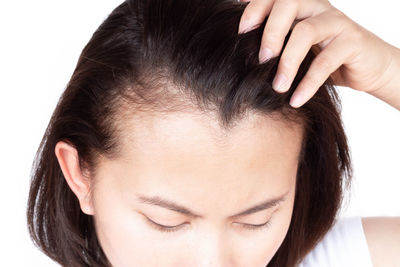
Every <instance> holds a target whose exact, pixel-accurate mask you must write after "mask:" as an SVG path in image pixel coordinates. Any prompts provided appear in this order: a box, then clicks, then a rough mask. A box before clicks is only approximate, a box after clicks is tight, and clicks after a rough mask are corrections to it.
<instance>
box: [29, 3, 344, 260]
mask: <svg viewBox="0 0 400 267" xmlns="http://www.w3.org/2000/svg"><path fill="white" fill-rule="evenodd" d="M246 5H247V3H240V2H237V1H234V0H191V1H187V0H148V1H144V0H127V1H125V2H123V3H122V4H121V5H119V6H118V7H117V8H116V9H114V11H113V12H112V13H111V14H110V15H109V16H108V17H107V19H106V20H104V21H103V23H102V24H101V25H100V26H99V28H98V29H97V30H96V31H95V32H94V34H93V36H92V38H91V39H90V41H89V42H88V43H87V45H86V46H85V47H84V49H83V51H82V53H81V55H80V57H79V59H78V63H77V65H76V67H75V70H74V72H73V74H72V77H71V79H70V81H69V82H68V85H67V88H66V89H65V91H64V92H63V94H62V96H61V97H60V100H59V102H58V104H57V106H56V109H55V110H54V113H53V114H52V117H51V119H50V122H49V124H48V127H47V129H46V131H45V133H44V136H43V139H42V141H41V143H40V145H39V148H38V150H37V153H36V155H35V159H34V162H33V165H32V173H31V185H30V191H29V198H28V207H27V223H28V229H29V233H30V235H31V238H32V240H33V241H34V243H35V244H36V245H37V246H38V247H39V248H40V249H41V250H42V251H43V252H44V253H45V254H46V255H48V256H49V257H50V258H52V259H53V260H55V261H56V262H58V263H60V264H61V265H63V266H110V263H109V261H108V260H107V258H106V256H105V254H104V252H103V250H102V248H101V246H100V244H99V242H98V239H97V236H96V232H95V226H94V221H93V217H92V216H90V215H86V214H85V213H83V212H82V211H81V209H80V205H79V201H78V199H77V198H76V196H75V195H74V193H73V192H72V191H71V189H70V188H69V186H68V184H67V183H66V180H65V178H64V176H63V173H62V171H61V169H60V166H59V164H58V161H57V158H56V156H55V153H54V148H55V145H56V144H57V142H58V141H65V142H68V143H70V144H71V145H73V146H74V147H75V148H76V149H77V151H78V155H79V162H80V166H81V169H82V170H87V171H88V173H89V174H90V175H91V176H95V173H96V166H97V163H98V159H99V157H100V156H105V157H107V158H110V159H115V158H118V157H119V156H120V152H121V142H120V140H121V134H122V132H123V131H122V129H123V128H124V127H126V125H125V123H126V119H128V118H131V117H133V116H139V114H149V113H154V114H156V115H162V114H169V113H171V112H202V113H204V114H208V115H209V116H213V118H215V120H216V122H218V125H219V126H220V128H221V130H223V131H226V132H228V131H229V130H231V129H232V127H234V125H235V123H237V122H239V121H240V120H241V119H243V118H245V115H246V114H249V113H257V114H263V115H265V116H267V117H270V118H275V119H278V120H281V121H284V122H287V123H302V124H303V125H304V129H305V131H304V133H305V134H304V138H303V143H302V150H301V156H300V158H299V166H298V172H297V178H296V179H297V182H296V196H295V204H294V210H293V215H292V220H291V223H290V227H289V230H288V233H287V235H286V237H285V239H284V241H283V243H282V245H281V246H280V248H279V249H278V251H277V252H276V254H275V255H274V257H273V258H272V260H271V261H270V263H269V264H268V266H279V267H282V266H294V265H295V264H296V263H298V262H299V261H300V260H301V259H302V258H303V257H304V256H305V255H306V254H307V252H309V251H310V250H311V249H312V248H313V247H314V246H315V245H316V244H317V242H318V241H319V240H320V239H321V238H322V237H323V236H324V234H325V233H326V232H327V231H328V230H329V229H330V227H331V226H332V225H333V223H334V220H335V217H336V214H337V212H338V211H339V209H340V206H341V203H342V195H343V189H344V186H346V187H349V185H350V178H351V176H352V169H351V161H350V151H349V148H348V145H347V140H346V136H345V133H344V129H343V125H342V122H341V117H340V112H341V104H340V99H339V96H338V94H337V92H336V90H335V87H334V84H333V81H332V79H331V78H330V77H329V78H328V79H327V80H326V81H325V82H324V84H323V85H322V86H321V87H320V88H319V90H318V91H317V92H316V94H315V95H314V96H313V97H312V98H311V99H310V100H309V101H308V102H307V103H305V104H304V105H303V106H301V107H300V108H293V107H291V106H290V105H289V100H290V97H291V95H292V94H293V91H294V89H295V88H297V85H298V84H299V82H300V80H301V79H302V78H303V77H304V75H305V73H306V71H307V70H308V68H309V66H310V64H311V62H312V60H313V59H314V58H315V56H316V55H315V53H314V52H313V51H312V50H310V51H309V52H308V53H307V55H306V57H305V59H304V60H303V62H302V64H301V65H300V68H299V70H298V72H297V74H296V77H295V79H294V81H293V83H292V85H291V87H290V89H289V90H288V91H287V92H285V93H277V92H276V91H275V90H273V89H272V86H271V84H272V80H273V78H274V76H275V74H276V71H277V67H278V63H279V60H280V57H281V55H279V56H276V57H274V58H272V59H270V60H268V61H267V62H265V63H263V64H259V62H258V51H259V49H260V44H261V38H262V34H263V29H264V26H265V23H266V21H267V19H268V17H267V18H265V20H264V22H263V23H262V24H261V25H260V26H259V27H258V28H256V29H254V30H252V31H250V32H247V33H244V34H238V33H237V30H238V25H239V21H240V17H241V15H242V13H243V10H244V9H245V7H246ZM291 31H292V30H290V31H289V33H288V35H287V36H286V38H285V42H284V46H283V49H284V48H285V45H286V43H287V41H288V38H289V37H290V34H291ZM283 49H282V51H283ZM344 182H345V183H344Z"/></svg>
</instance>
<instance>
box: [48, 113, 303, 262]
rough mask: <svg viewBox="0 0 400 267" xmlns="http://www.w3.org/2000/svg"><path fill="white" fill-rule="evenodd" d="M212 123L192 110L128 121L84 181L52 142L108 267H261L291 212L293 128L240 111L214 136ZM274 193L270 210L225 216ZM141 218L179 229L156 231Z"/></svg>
mask: <svg viewBox="0 0 400 267" xmlns="http://www.w3.org/2000/svg"><path fill="white" fill-rule="evenodd" d="M136 120H137V121H136ZM139 121H140V124H139ZM213 122H214V120H210V118H209V117H207V116H204V115H198V114H196V113H179V114H175V113H174V114H170V115H167V116H157V115H153V116H143V117H140V118H139V119H138V118H136V119H135V120H132V121H128V122H127V123H126V128H125V130H124V133H123V136H124V137H125V138H122V139H121V142H123V148H124V149H123V151H122V156H121V158H119V159H117V160H115V159H114V160H108V159H106V158H101V160H100V165H99V167H98V169H97V174H96V177H91V179H88V176H85V173H82V172H81V171H80V169H79V165H78V160H77V159H78V156H77V153H76V150H75V149H74V148H73V147H71V146H69V145H68V144H66V143H64V142H62V141H60V142H59V143H58V144H57V146H56V148H55V152H56V155H57V158H58V160H59V162H60V166H61V169H62V171H63V173H64V176H65V178H66V180H67V182H68V184H69V186H70V187H71V189H72V190H73V191H74V193H75V194H76V196H77V197H78V199H79V200H80V204H81V209H82V211H83V212H85V213H86V214H89V215H93V216H94V218H95V224H96V231H97V234H98V238H99V241H100V243H101V246H102V248H103V250H104V252H105V254H106V256H107V258H108V259H109V260H110V262H111V263H112V264H113V266H117V267H125V266H126V267H127V266H243V267H244V266H260V267H261V266H265V265H266V264H267V263H268V262H269V261H270V259H271V258H272V256H273V255H274V254H275V252H276V251H277V250H278V248H279V246H280V244H281V243H282V241H283V239H284V238H285V236H286V233H287V230H288V228H289V225H290V219H291V216H292V211H293V204H294V196H295V184H296V183H295V181H296V172H297V167H298V156H299V153H300V147H301V140H302V135H303V132H302V131H303V129H302V126H301V125H297V124H296V125H288V124H286V123H284V122H282V121H279V120H276V119H271V118H269V117H265V116H260V115H249V116H248V117H246V118H245V119H244V120H242V121H240V122H239V123H238V124H237V125H236V126H235V128H234V129H233V130H231V131H230V132H229V133H223V132H222V131H221V130H219V128H218V126H217V125H215V123H213ZM133 125H135V126H136V128H134V127H133ZM138 125H140V126H138ZM132 132H133V134H130V133H132ZM93 179H94V180H95V183H93ZM90 181H92V182H90ZM91 186H92V188H91V190H92V191H91V194H90V193H88V192H90V191H89V188H90V187H91ZM88 195H90V196H88ZM138 195H145V196H156V195H157V196H160V197H161V198H165V199H168V200H171V201H174V202H177V203H179V204H180V205H183V206H185V207H187V208H188V209H190V210H192V211H193V212H195V213H197V214H200V215H202V216H203V217H202V218H192V217H190V216H187V215H185V214H181V213H179V212H176V211H172V210H169V209H166V208H163V207H160V206H156V205H149V204H146V203H142V202H140V201H139V200H138V199H137V196H138ZM283 195H285V198H284V199H283V200H282V201H280V202H279V203H278V204H277V205H276V206H274V207H271V208H268V209H264V210H260V211H257V212H255V213H253V214H248V215H244V216H239V217H234V218H230V216H231V215H234V214H237V213H239V212H241V211H243V210H245V209H247V208H249V207H252V206H254V205H256V204H258V203H260V202H262V201H264V200H266V199H271V198H276V197H280V196H283ZM146 217H147V218H149V219H150V220H153V221H154V222H156V223H158V224H163V225H166V226H175V225H181V224H184V225H183V227H181V228H180V229H178V230H177V231H175V232H161V231H159V230H156V229H155V228H154V227H152V226H151V224H150V223H148V222H146V220H147V219H146ZM267 221H269V225H268V227H260V228H258V229H248V228H246V227H245V225H246V224H254V225H257V224H263V223H265V222H267Z"/></svg>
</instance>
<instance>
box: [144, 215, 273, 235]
mask: <svg viewBox="0 0 400 267" xmlns="http://www.w3.org/2000/svg"><path fill="white" fill-rule="evenodd" d="M145 218H146V222H147V223H148V224H149V225H150V226H151V227H153V228H155V229H156V230H158V231H160V232H176V231H178V230H180V229H181V228H182V227H183V226H184V225H185V224H187V223H182V224H179V225H174V226H167V225H162V224H159V223H156V222H154V221H153V220H151V219H149V218H148V217H145ZM237 224H240V225H242V226H243V227H244V228H245V229H249V230H258V229H262V228H264V227H265V228H266V227H268V226H269V225H270V220H268V221H267V222H265V223H263V224H247V223H237Z"/></svg>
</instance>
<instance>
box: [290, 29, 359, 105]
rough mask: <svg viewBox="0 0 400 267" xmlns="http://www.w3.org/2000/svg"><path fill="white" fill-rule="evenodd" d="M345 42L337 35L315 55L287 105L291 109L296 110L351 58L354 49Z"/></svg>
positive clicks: (344, 38) (342, 36)
mask: <svg viewBox="0 0 400 267" xmlns="http://www.w3.org/2000/svg"><path fill="white" fill-rule="evenodd" d="M347 40H348V38H347V37H345V36H344V34H342V35H338V36H337V37H336V38H334V39H333V40H332V42H331V43H330V44H329V45H327V46H326V47H325V49H324V50H322V52H321V53H320V54H318V55H317V57H316V58H315V59H314V60H313V62H312V63H311V65H310V67H309V69H308V71H307V73H306V75H305V76H304V77H303V79H302V80H301V81H300V83H299V85H298V87H297V88H296V90H295V91H294V93H293V95H292V97H291V98H290V102H289V104H290V105H291V106H292V107H295V108H298V107H300V106H302V105H303V104H304V103H305V102H307V101H308V100H309V99H310V98H311V97H312V96H313V95H314V94H315V93H316V92H317V90H318V89H319V88H320V87H321V85H322V84H323V83H324V82H325V81H326V80H327V79H328V77H329V75H330V74H331V73H333V72H334V71H335V70H337V69H338V68H339V67H340V66H341V65H342V64H343V63H344V62H346V61H347V59H348V58H350V57H351V55H352V52H353V50H354V48H353V47H351V46H350V45H349V44H348V42H347Z"/></svg>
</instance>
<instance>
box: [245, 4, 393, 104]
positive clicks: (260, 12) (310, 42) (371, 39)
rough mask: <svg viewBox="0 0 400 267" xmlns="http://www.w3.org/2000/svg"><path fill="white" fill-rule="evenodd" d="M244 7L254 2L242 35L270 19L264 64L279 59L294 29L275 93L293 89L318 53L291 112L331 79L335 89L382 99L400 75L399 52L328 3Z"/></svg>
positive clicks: (294, 97)
mask: <svg viewBox="0 0 400 267" xmlns="http://www.w3.org/2000/svg"><path fill="white" fill-rule="evenodd" d="M241 2H250V3H248V4H247V6H246V8H245V10H244V12H243V14H242V17H241V19H240V23H239V33H243V32H246V29H247V31H248V30H252V29H254V28H257V27H258V26H259V24H261V23H262V22H263V21H264V19H265V17H266V16H267V14H269V17H268V20H267V22H266V24H265V28H264V32H263V37H262V41H261V48H260V53H259V57H260V62H261V63H262V62H263V61H264V60H266V59H268V56H269V58H271V57H274V56H275V55H279V54H280V51H281V49H282V46H283V43H284V39H285V36H286V35H287V33H288V31H289V30H290V29H293V30H292V34H291V36H290V38H289V40H288V42H287V44H286V46H285V50H284V51H283V53H282V55H281V58H280V62H279V65H278V69H277V75H276V76H275V79H274V81H273V88H274V89H275V90H276V91H278V92H286V91H287V90H288V89H289V88H290V85H291V83H292V82H293V80H294V77H295V76H296V73H297V70H298V68H299V66H300V64H301V62H302V61H303V59H304V58H305V56H306V54H307V52H308V51H309V50H310V48H312V49H313V51H315V52H316V53H317V56H316V58H315V59H314V61H313V62H312V64H311V66H310V68H309V69H308V71H307V73H306V75H305V76H304V78H303V79H302V80H301V82H300V83H299V85H298V87H297V88H296V90H295V91H294V93H293V95H292V97H291V99H290V105H291V106H293V107H300V106H301V105H303V104H304V103H305V102H307V101H308V100H309V99H310V98H311V97H312V96H313V95H314V94H315V92H316V91H317V90H318V89H319V87H320V86H321V85H322V84H323V83H324V82H325V81H326V79H327V78H328V77H329V75H331V78H332V80H333V81H334V83H335V84H336V85H340V86H347V87H351V88H353V89H355V90H358V91H364V92H367V93H370V94H373V95H379V94H380V93H381V92H380V90H383V89H384V87H385V85H386V84H388V83H389V81H390V80H391V79H393V77H394V76H395V75H397V74H395V72H397V73H398V71H399V70H400V69H399V68H397V67H398V66H397V65H396V64H394V62H393V58H395V55H396V56H397V57H398V55H399V49H398V48H396V47H394V46H392V45H390V44H388V43H386V42H385V41H383V40H382V39H380V38H379V37H377V36H376V35H374V34H373V33H371V32H370V31H368V30H366V29H365V28H363V27H362V26H360V25H359V24H357V23H356V22H354V21H352V20H351V19H350V18H348V17H347V16H346V15H345V14H344V13H343V12H341V11H339V10H338V9H336V8H335V7H333V6H332V5H331V4H330V3H329V2H328V1H327V0H251V1H249V0H247V1H245V0H241ZM294 20H297V21H296V22H294ZM315 44H316V45H315ZM314 45H315V46H314ZM268 49H270V51H271V52H268ZM266 57H267V58H266ZM397 62H398V61H396V63H397ZM394 65H396V68H397V69H395V67H394ZM279 77H281V78H283V79H279ZM378 91H379V92H378ZM392 93H393V92H392Z"/></svg>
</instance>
